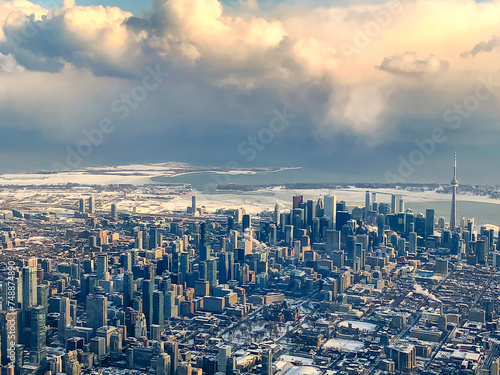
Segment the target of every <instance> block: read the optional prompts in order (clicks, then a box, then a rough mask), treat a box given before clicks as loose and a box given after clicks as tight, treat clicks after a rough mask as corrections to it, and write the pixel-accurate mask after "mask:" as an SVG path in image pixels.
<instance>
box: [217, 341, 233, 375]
mask: <svg viewBox="0 0 500 375" xmlns="http://www.w3.org/2000/svg"><path fill="white" fill-rule="evenodd" d="M230 356H231V347H230V346H229V345H221V346H219V349H218V354H217V371H218V372H223V373H226V369H227V361H228V359H229V357H230Z"/></svg>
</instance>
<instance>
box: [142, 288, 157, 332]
mask: <svg viewBox="0 0 500 375" xmlns="http://www.w3.org/2000/svg"><path fill="white" fill-rule="evenodd" d="M153 285H154V282H153V281H152V280H144V281H143V282H142V310H143V313H144V315H145V317H146V323H147V327H148V329H149V327H150V326H151V323H152V322H153Z"/></svg>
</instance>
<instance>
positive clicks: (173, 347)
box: [165, 341, 179, 375]
mask: <svg viewBox="0 0 500 375" xmlns="http://www.w3.org/2000/svg"><path fill="white" fill-rule="evenodd" d="M165 351H166V352H167V354H168V355H169V356H170V365H171V367H170V374H171V375H176V374H177V367H178V363H179V344H178V343H177V342H176V341H168V342H167V346H166V348H165Z"/></svg>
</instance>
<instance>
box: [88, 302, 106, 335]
mask: <svg viewBox="0 0 500 375" xmlns="http://www.w3.org/2000/svg"><path fill="white" fill-rule="evenodd" d="M86 312H87V327H90V328H93V329H94V332H95V331H97V328H100V327H102V326H105V325H107V322H108V298H107V297H106V296H103V295H101V294H89V295H88V296H87V306H86Z"/></svg>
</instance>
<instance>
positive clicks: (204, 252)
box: [200, 222, 210, 261]
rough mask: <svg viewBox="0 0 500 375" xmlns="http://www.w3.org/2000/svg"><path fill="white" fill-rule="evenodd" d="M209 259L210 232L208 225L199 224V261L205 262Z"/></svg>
mask: <svg viewBox="0 0 500 375" xmlns="http://www.w3.org/2000/svg"><path fill="white" fill-rule="evenodd" d="M208 258H210V232H209V230H208V223H206V222H204V223H201V224H200V260H201V261H206V260H207V259H208Z"/></svg>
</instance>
